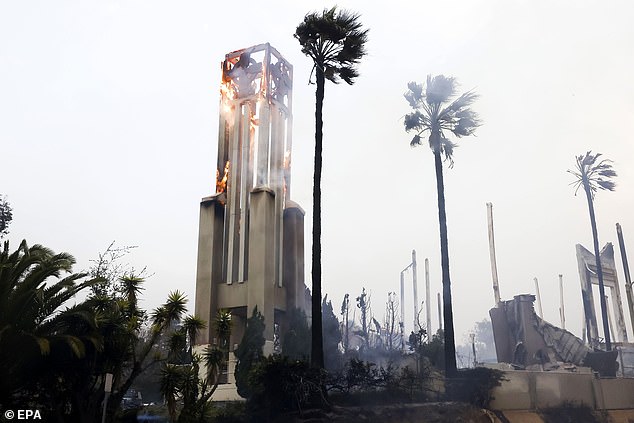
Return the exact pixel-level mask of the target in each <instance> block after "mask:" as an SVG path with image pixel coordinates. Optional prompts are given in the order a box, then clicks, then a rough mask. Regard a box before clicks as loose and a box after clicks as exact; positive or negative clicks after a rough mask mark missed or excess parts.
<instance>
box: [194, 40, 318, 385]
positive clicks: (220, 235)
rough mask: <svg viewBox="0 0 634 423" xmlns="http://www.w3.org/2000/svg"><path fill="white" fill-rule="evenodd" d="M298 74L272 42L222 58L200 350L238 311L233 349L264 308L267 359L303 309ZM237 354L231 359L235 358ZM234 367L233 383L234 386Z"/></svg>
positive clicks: (200, 282)
mask: <svg viewBox="0 0 634 423" xmlns="http://www.w3.org/2000/svg"><path fill="white" fill-rule="evenodd" d="M292 79H293V68H292V66H291V64H290V63H288V62H287V61H286V60H284V58H283V57H282V56H281V55H280V54H279V53H278V52H277V50H275V48H273V47H271V46H270V45H269V44H268V43H267V44H261V45H257V46H254V47H250V48H247V49H243V50H238V51H235V52H232V53H229V54H227V55H226V57H225V60H224V61H223V62H222V83H221V89H220V121H219V125H218V127H219V129H218V162H217V168H216V186H215V191H216V192H215V194H213V195H211V196H209V197H205V198H203V199H202V201H201V204H200V227H199V238H198V265H197V275H196V314H197V315H198V316H199V317H201V318H202V319H205V320H207V322H208V328H207V329H206V330H205V331H203V333H201V334H200V336H199V339H198V341H197V342H198V343H199V344H201V345H202V346H205V345H209V344H213V343H214V342H217V341H216V340H215V339H214V336H215V335H214V329H213V321H214V318H215V316H216V314H217V312H218V310H220V309H225V310H228V311H230V312H231V316H232V321H233V324H232V334H231V339H230V343H229V345H231V346H232V347H231V349H232V350H233V347H234V346H235V345H237V343H239V342H240V340H241V338H242V335H243V333H244V327H245V322H246V318H247V317H249V316H250V315H251V313H252V311H253V309H254V308H255V307H256V306H257V308H258V311H260V312H261V313H262V315H263V316H264V319H265V321H264V322H265V324H266V329H265V332H264V337H265V339H266V344H265V346H264V352H265V354H270V353H272V352H273V351H274V348H275V345H278V344H276V341H279V339H278V335H277V330H276V328H277V327H282V328H283V327H285V326H286V321H285V320H286V319H285V314H286V312H287V311H290V309H292V308H294V307H299V308H302V309H304V310H306V309H307V307H306V288H305V285H304V211H303V210H302V209H301V207H299V206H298V205H297V204H295V203H293V202H292V201H291V200H290V192H291V172H290V168H291V143H292V133H291V130H292V113H291V106H292V95H291V94H292ZM232 357H233V354H230V359H231V358H232ZM232 374H233V371H232V366H231V363H230V366H229V369H228V375H227V376H228V377H227V382H228V383H231V382H232V379H233V377H232Z"/></svg>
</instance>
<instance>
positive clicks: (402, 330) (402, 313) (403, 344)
mask: <svg viewBox="0 0 634 423" xmlns="http://www.w3.org/2000/svg"><path fill="white" fill-rule="evenodd" d="M403 272H405V270H403V271H401V322H400V323H399V326H400V329H401V349H403V350H404V349H405V280H404V278H403Z"/></svg>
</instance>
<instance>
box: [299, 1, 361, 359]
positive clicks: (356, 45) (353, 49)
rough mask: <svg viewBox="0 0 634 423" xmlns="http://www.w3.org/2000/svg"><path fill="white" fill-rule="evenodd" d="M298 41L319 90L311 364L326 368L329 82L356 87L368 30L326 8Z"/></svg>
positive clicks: (308, 19)
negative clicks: (324, 201) (324, 175)
mask: <svg viewBox="0 0 634 423" xmlns="http://www.w3.org/2000/svg"><path fill="white" fill-rule="evenodd" d="M295 38H296V39H297V40H298V41H299V43H300V45H301V46H302V53H304V54H305V55H307V56H308V57H310V58H311V59H312V61H313V72H314V73H315V82H316V84H317V88H316V91H315V169H314V172H315V173H314V181H313V246H312V254H313V261H312V280H313V289H312V307H311V308H312V329H311V330H312V347H311V352H312V353H311V364H312V365H313V366H315V367H320V368H323V367H324V351H323V334H322V323H321V168H322V140H323V119H322V109H323V104H324V87H325V85H326V79H328V80H329V81H331V82H334V83H335V84H336V83H338V82H339V80H340V79H341V80H343V81H345V82H346V83H347V84H349V85H352V84H353V83H354V79H355V78H356V77H357V76H359V72H358V71H357V65H358V64H359V61H360V60H361V58H362V57H363V56H364V55H365V53H366V51H365V43H366V42H367V39H368V30H367V29H362V28H361V22H359V15H357V14H355V13H351V12H349V11H346V10H337V8H336V7H333V8H332V9H324V10H323V11H322V12H321V13H318V12H312V13H309V14H307V15H306V16H305V17H304V21H303V22H302V23H300V24H299V25H298V26H297V29H296V30H295Z"/></svg>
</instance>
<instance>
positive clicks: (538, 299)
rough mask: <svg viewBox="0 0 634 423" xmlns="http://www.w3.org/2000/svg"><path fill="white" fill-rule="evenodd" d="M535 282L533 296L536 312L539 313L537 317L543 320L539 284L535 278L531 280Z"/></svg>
mask: <svg viewBox="0 0 634 423" xmlns="http://www.w3.org/2000/svg"><path fill="white" fill-rule="evenodd" d="M533 280H534V281H535V296H537V310H538V311H539V317H540V318H541V319H543V318H544V310H542V296H541V295H540V294H539V282H538V281H537V278H533Z"/></svg>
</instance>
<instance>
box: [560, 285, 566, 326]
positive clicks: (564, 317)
mask: <svg viewBox="0 0 634 423" xmlns="http://www.w3.org/2000/svg"><path fill="white" fill-rule="evenodd" d="M559 318H560V319H561V328H562V329H566V313H565V310H564V277H563V275H561V274H560V275H559Z"/></svg>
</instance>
